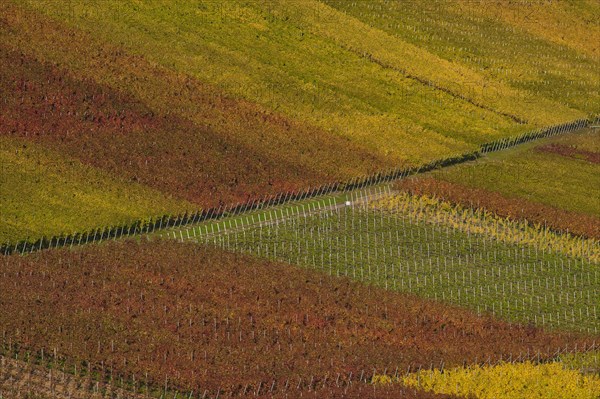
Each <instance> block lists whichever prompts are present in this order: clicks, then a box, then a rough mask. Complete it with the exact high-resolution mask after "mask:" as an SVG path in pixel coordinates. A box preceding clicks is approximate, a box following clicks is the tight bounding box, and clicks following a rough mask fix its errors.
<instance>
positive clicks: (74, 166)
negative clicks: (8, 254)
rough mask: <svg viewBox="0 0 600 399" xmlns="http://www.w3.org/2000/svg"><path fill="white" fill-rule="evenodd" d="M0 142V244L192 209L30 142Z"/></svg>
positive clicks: (7, 140) (13, 140) (9, 140)
mask: <svg viewBox="0 0 600 399" xmlns="http://www.w3.org/2000/svg"><path fill="white" fill-rule="evenodd" d="M0 144H1V145H0V163H1V164H2V173H1V174H0V178H1V182H0V185H1V186H2V187H3V190H2V201H0V215H1V216H0V217H1V221H2V223H1V225H2V227H1V228H0V243H2V244H4V243H5V242H7V241H10V242H12V243H15V242H17V241H20V240H24V239H30V240H31V241H35V240H37V239H38V238H41V237H42V236H43V235H45V236H46V237H51V236H59V235H63V238H64V235H68V234H71V233H73V232H74V231H89V230H91V229H92V228H98V226H114V225H116V224H119V223H131V222H133V221H134V220H136V219H138V218H141V217H145V216H146V215H148V214H150V215H152V214H155V215H157V214H164V213H169V212H173V213H175V212H182V211H184V210H185V209H191V208H192V205H191V204H189V203H187V202H184V201H178V200H175V199H170V198H167V197H165V196H163V195H162V194H160V193H158V192H156V191H154V190H151V189H149V188H146V187H144V186H141V185H138V184H134V183H130V182H123V181H119V180H116V179H114V178H113V177H111V176H109V175H107V174H106V173H103V172H100V171H98V170H96V169H94V168H91V167H89V166H85V165H83V164H81V163H80V162H78V161H74V160H69V159H65V158H63V157H62V156H61V155H59V154H57V153H55V152H52V151H50V150H47V149H44V148H41V147H39V146H37V145H35V144H32V143H28V142H24V141H21V140H17V139H10V138H6V137H1V138H0ZM55 241H56V240H55Z"/></svg>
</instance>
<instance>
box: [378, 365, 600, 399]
mask: <svg viewBox="0 0 600 399" xmlns="http://www.w3.org/2000/svg"><path fill="white" fill-rule="evenodd" d="M383 377H385V376H383ZM388 378H389V377H388ZM381 380H385V379H384V378H382V376H374V377H373V381H381ZM395 380H396V381H395V382H397V383H401V384H403V385H406V386H409V387H415V388H417V387H418V388H420V389H423V390H426V391H433V392H435V393H440V394H454V395H459V396H469V395H472V396H475V397H476V398H479V399H526V398H553V399H562V398H564V399H571V398H578V399H597V398H599V397H600V377H598V376H596V375H583V374H581V373H579V372H578V371H575V370H567V369H565V368H563V366H562V365H561V364H560V363H548V364H541V365H536V364H533V363H531V362H525V363H516V364H513V363H503V364H500V365H497V366H484V367H481V366H478V365H475V366H470V367H467V368H455V369H450V370H444V371H440V370H437V369H436V370H423V371H420V372H418V373H413V374H409V375H408V376H406V377H399V378H397V379H395Z"/></svg>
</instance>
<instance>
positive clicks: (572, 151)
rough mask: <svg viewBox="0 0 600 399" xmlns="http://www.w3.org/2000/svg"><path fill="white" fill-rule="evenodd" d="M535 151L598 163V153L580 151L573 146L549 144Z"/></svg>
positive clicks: (599, 158)
mask: <svg viewBox="0 0 600 399" xmlns="http://www.w3.org/2000/svg"><path fill="white" fill-rule="evenodd" d="M535 149H536V151H540V152H547V153H550V154H558V155H561V156H563V157H568V158H575V159H585V160H586V161H588V162H591V163H595V164H598V163H600V153H599V152H594V151H587V150H582V149H579V148H577V147H574V146H569V145H563V144H557V143H551V144H547V145H542V146H538V147H535Z"/></svg>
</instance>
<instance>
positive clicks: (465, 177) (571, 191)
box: [432, 130, 600, 217]
mask: <svg viewBox="0 0 600 399" xmlns="http://www.w3.org/2000/svg"><path fill="white" fill-rule="evenodd" d="M598 138H599V136H598V133H595V132H593V131H590V130H588V131H585V132H580V133H575V134H569V135H565V136H562V137H555V138H549V139H545V140H543V141H541V142H539V141H537V142H532V143H529V144H525V145H521V146H518V147H515V148H514V149H511V150H507V151H503V152H500V153H495V154H490V155H489V156H487V157H485V158H482V159H479V160H478V161H476V162H474V163H469V164H462V165H456V166H453V167H450V168H446V169H444V170H439V171H434V172H432V174H433V176H434V177H436V178H438V179H441V180H445V181H448V182H452V183H460V184H464V185H467V186H469V187H474V188H482V189H486V190H488V191H495V192H498V193H500V194H503V195H505V196H507V197H516V198H524V199H527V200H530V201H533V202H539V203H541V204H545V205H549V206H553V207H557V208H560V209H564V210H568V211H574V212H579V213H584V214H590V215H593V216H597V217H600V206H599V203H598V198H600V179H599V176H600V164H595V163H591V162H587V161H586V160H579V159H573V158H567V157H564V156H561V155H559V154H552V153H546V152H541V151H537V150H536V147H538V146H540V144H548V143H559V144H568V145H574V146H576V147H578V148H581V149H586V150H590V151H595V150H596V149H597V148H598V142H599V140H598Z"/></svg>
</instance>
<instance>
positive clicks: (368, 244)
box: [176, 207, 600, 333]
mask: <svg viewBox="0 0 600 399" xmlns="http://www.w3.org/2000/svg"><path fill="white" fill-rule="evenodd" d="M449 212H450V210H449ZM472 223H474V224H476V223H477V222H476V221H473V222H472ZM500 230H501V231H502V230H504V227H502V226H501V227H500ZM197 232H198V233H200V236H199V237H196V233H193V234H191V236H192V237H193V239H198V240H199V241H201V242H208V243H213V244H214V245H218V246H222V247H224V248H228V249H231V250H236V251H242V252H248V253H252V254H255V255H258V256H263V257H268V258H273V259H279V260H284V261H287V262H290V263H293V264H298V265H301V266H304V267H309V268H315V269H318V270H321V271H323V272H324V273H327V274H330V275H336V276H347V277H350V278H353V279H356V280H360V281H363V282H366V283H370V284H375V285H378V286H381V287H384V288H386V289H390V290H398V291H403V292H411V293H415V294H417V295H419V296H423V297H426V298H432V299H437V300H442V301H447V302H451V303H455V304H459V305H462V306H467V307H469V308H471V309H473V310H475V311H476V312H477V313H493V314H495V315H497V316H499V317H502V318H505V319H507V320H511V321H518V322H522V323H533V324H536V325H540V326H545V327H553V328H566V329H570V330H582V331H587V332H590V331H591V332H595V333H597V328H598V320H599V317H600V314H598V310H599V309H597V306H598V298H599V292H598V273H599V272H600V269H599V268H598V265H597V264H595V263H591V262H590V261H587V260H580V259H575V258H571V257H569V256H565V255H561V254H559V253H548V252H546V251H545V250H542V249H541V248H539V247H537V246H536V245H535V243H533V244H526V243H520V244H510V243H503V242H502V241H499V240H496V239H495V238H490V237H487V236H486V235H479V234H474V233H471V232H463V231H461V230H460V229H455V228H454V227H453V225H451V224H450V225H449V224H446V225H445V224H444V223H443V222H439V221H437V222H436V223H431V224H430V223H428V222H426V221H423V220H422V219H420V218H417V217H415V216H414V215H412V214H411V213H408V214H407V215H403V214H401V213H400V214H399V215H392V214H390V213H387V212H381V211H370V210H361V209H355V208H349V207H346V208H343V209H341V210H337V211H334V212H330V211H326V212H322V213H315V214H310V215H302V214H300V215H298V216H292V217H289V218H287V219H285V220H280V221H277V222H274V223H273V224H269V225H266V226H261V225H258V226H257V225H255V226H254V227H252V226H251V227H249V228H247V229H242V230H239V229H237V230H236V229H232V230H231V231H230V232H229V233H228V234H227V233H220V234H219V233H217V234H203V231H202V228H200V229H199V230H198V231H197ZM176 237H179V236H178V235H176Z"/></svg>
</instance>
